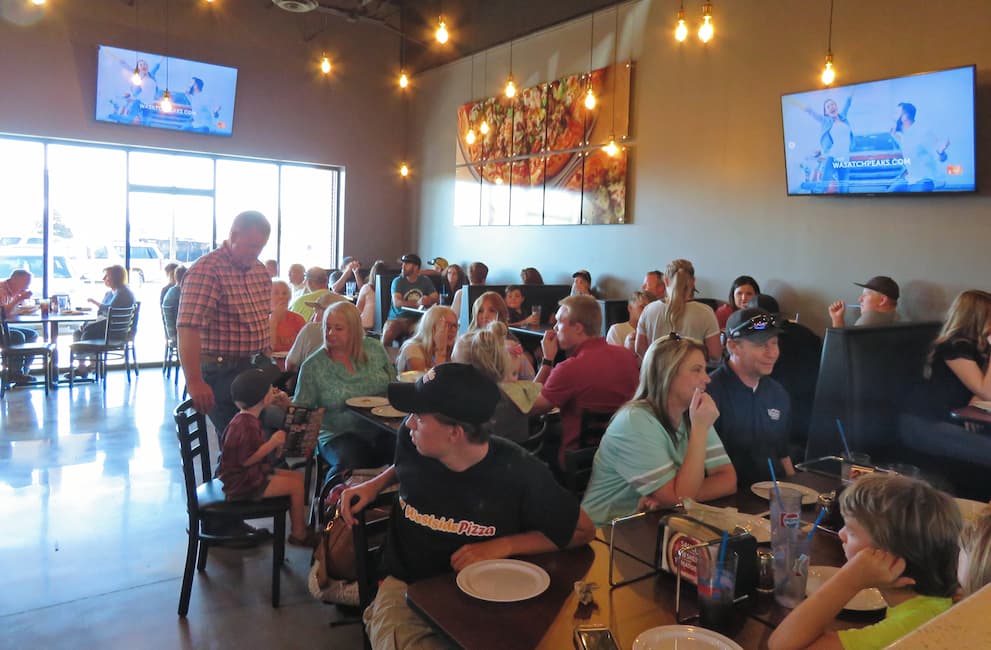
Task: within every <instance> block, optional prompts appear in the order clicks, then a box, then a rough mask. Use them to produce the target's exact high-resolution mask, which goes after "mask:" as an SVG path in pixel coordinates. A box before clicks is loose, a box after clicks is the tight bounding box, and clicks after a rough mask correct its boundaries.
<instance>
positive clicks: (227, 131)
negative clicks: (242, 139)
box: [96, 45, 237, 136]
mask: <svg viewBox="0 0 991 650" xmlns="http://www.w3.org/2000/svg"><path fill="white" fill-rule="evenodd" d="M96 86H97V87H96V119H97V120H99V121H102V122H116V123H118V124H132V125H135V126H150V127H155V128H159V129H174V130H177V131H191V132H193V133H207V134H211V135H227V136H229V135H231V133H232V132H233V131H232V129H233V125H234V124H233V123H234V94H235V90H236V88H237V68H228V67H226V66H222V65H214V64H212V63H202V62H200V61H187V60H186V59H179V58H175V57H167V56H163V55H161V54H152V53H150V52H138V51H135V50H125V49H122V48H119V47H110V46H109V45H101V46H100V52H99V68H98V72H97V81H96ZM166 90H168V101H165V100H166V96H165V92H166ZM170 103H171V106H170V105H169V104H170Z"/></svg>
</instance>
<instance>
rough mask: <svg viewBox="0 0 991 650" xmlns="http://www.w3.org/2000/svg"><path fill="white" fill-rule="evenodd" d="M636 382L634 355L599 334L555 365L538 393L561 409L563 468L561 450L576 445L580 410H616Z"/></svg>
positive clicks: (638, 370)
mask: <svg viewBox="0 0 991 650" xmlns="http://www.w3.org/2000/svg"><path fill="white" fill-rule="evenodd" d="M639 383H640V364H639V361H638V359H637V357H636V355H635V354H633V353H632V352H630V351H629V350H627V349H626V348H621V347H619V346H616V345H609V344H608V343H606V340H605V339H604V338H602V337H601V336H597V337H595V338H591V339H588V340H587V341H585V342H584V343H582V344H581V345H579V346H578V347H577V348H576V349H575V350H574V351H573V353H572V356H571V357H569V358H568V359H565V360H564V361H562V362H561V363H559V364H557V365H556V366H554V369H553V370H551V374H550V376H549V377H548V378H547V383H545V384H544V388H543V390H541V391H540V394H541V395H542V396H543V398H544V399H546V400H547V401H548V402H550V403H551V404H553V405H554V406H557V407H558V408H560V409H561V452H560V454H559V455H558V462H559V463H560V464H561V466H562V467H563V466H564V452H565V451H567V450H569V449H577V448H578V435H579V433H580V429H581V419H582V411H583V410H589V411H615V410H617V409H618V408H619V407H620V406H622V405H623V404H625V403H626V402H628V401H630V400H631V399H633V394H634V393H636V391H637V385H638V384H639Z"/></svg>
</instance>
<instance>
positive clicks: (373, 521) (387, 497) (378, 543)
mask: <svg viewBox="0 0 991 650" xmlns="http://www.w3.org/2000/svg"><path fill="white" fill-rule="evenodd" d="M396 494H397V492H396V491H395V490H394V489H393V490H386V491H383V492H382V493H380V494H379V495H378V497H376V498H375V500H374V501H372V502H371V503H370V504H368V506H366V507H365V508H364V509H363V510H362V511H361V512H357V513H355V519H357V521H358V524H357V525H356V526H354V527H353V528H352V529H351V530H352V535H353V536H354V555H355V557H354V559H355V571H356V573H357V576H358V607H359V608H360V610H361V611H362V612H364V611H365V608H366V607H368V606H369V605H371V603H372V601H373V600H375V593H376V591H377V590H378V576H377V575H376V571H375V567H376V566H377V565H378V559H379V556H380V555H381V551H382V547H383V546H384V545H385V538H386V532H387V531H388V528H389V517H388V516H385V517H382V516H373V517H372V518H368V517H366V516H365V515H366V513H368V512H370V511H372V510H376V509H381V508H386V509H387V510H389V511H390V512H391V509H392V508H393V507H395V501H396ZM359 622H360V620H359ZM361 637H362V639H363V640H364V646H365V650H371V649H372V645H371V641H370V640H369V638H368V632H367V631H366V630H365V626H364V625H362V627H361Z"/></svg>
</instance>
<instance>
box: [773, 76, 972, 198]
mask: <svg viewBox="0 0 991 650" xmlns="http://www.w3.org/2000/svg"><path fill="white" fill-rule="evenodd" d="M974 74H975V69H974V66H967V67H963V68H954V69H951V70H942V71H939V72H929V73H925V74H917V75H912V76H908V77H898V78H895V79H884V80H881V81H871V82H867V83H860V84H853V85H848V86H837V87H835V88H824V89H821V90H812V91H808V92H802V93H793V94H789V95H784V96H782V98H781V118H782V124H783V127H784V147H785V166H786V171H787V180H788V194H789V195H795V194H886V193H902V192H906V193H911V192H924V193H929V192H974V191H975V190H976V186H975V182H976V178H977V176H976V172H975V169H974V163H975V154H974V148H975V147H974V142H975V141H974Z"/></svg>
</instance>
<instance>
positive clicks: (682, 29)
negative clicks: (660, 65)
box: [674, 2, 688, 43]
mask: <svg viewBox="0 0 991 650" xmlns="http://www.w3.org/2000/svg"><path fill="white" fill-rule="evenodd" d="M686 38H688V23H686V22H685V3H684V2H682V3H681V8H680V9H678V26H677V27H675V28H674V40H676V41H678V42H679V43H684V42H685V39H686Z"/></svg>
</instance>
